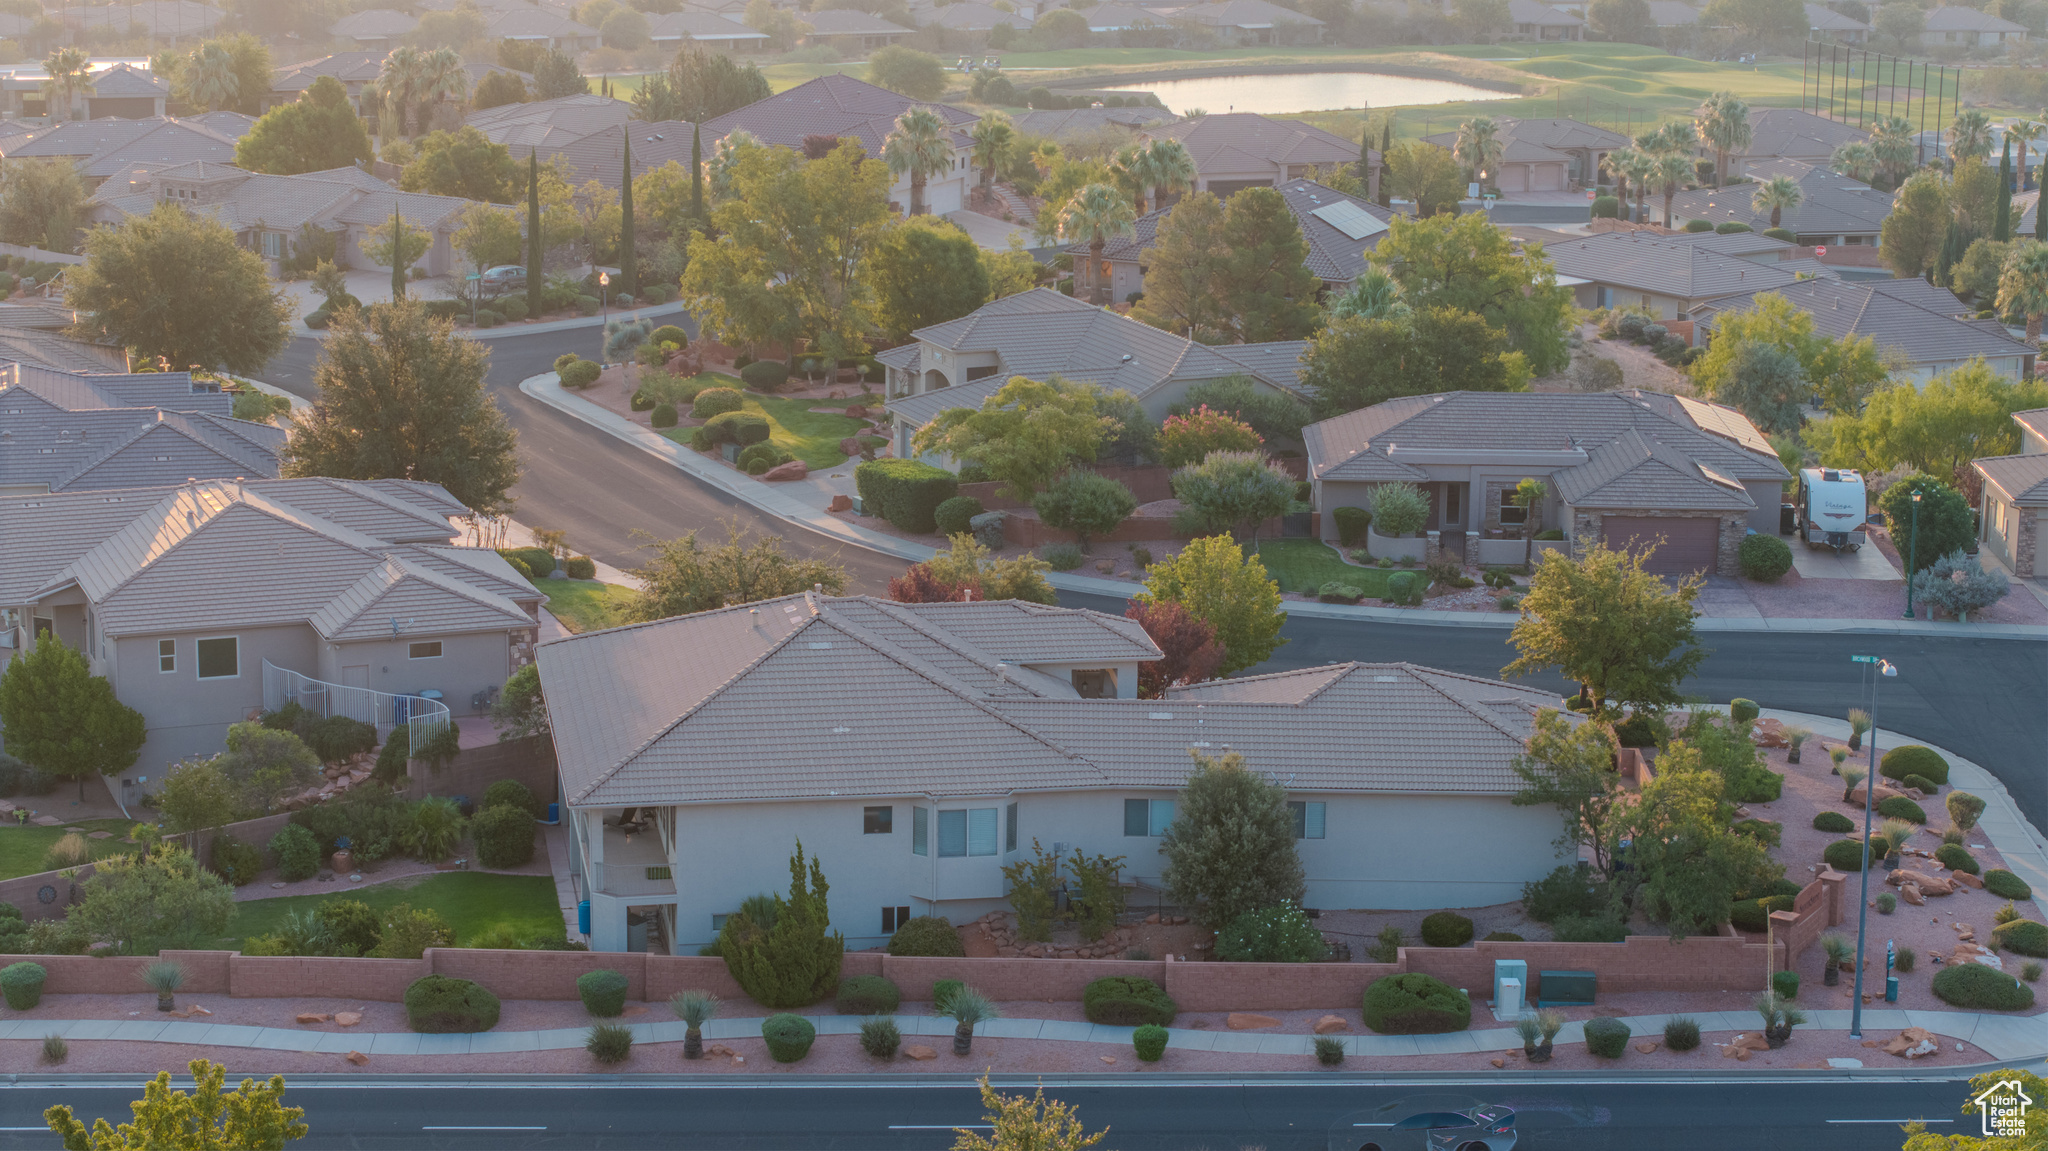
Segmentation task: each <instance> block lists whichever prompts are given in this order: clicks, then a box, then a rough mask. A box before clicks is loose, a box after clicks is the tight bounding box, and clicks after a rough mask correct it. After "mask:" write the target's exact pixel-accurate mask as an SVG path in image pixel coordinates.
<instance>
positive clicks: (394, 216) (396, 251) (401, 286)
mask: <svg viewBox="0 0 2048 1151" xmlns="http://www.w3.org/2000/svg"><path fill="white" fill-rule="evenodd" d="M391 298H392V299H394V300H403V299H405V218H404V217H403V216H400V215H399V214H398V209H397V207H396V206H394V207H393V208H392V209H391Z"/></svg>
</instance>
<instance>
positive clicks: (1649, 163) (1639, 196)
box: [1621, 148, 1657, 224]
mask: <svg viewBox="0 0 2048 1151" xmlns="http://www.w3.org/2000/svg"><path fill="white" fill-rule="evenodd" d="M1621 170H1622V171H1623V172H1626V173H1627V174H1628V182H1629V183H1630V184H1632V185H1634V187H1635V190H1636V214H1635V215H1634V216H1633V217H1631V219H1633V220H1635V222H1636V223H1638V224H1642V223H1647V222H1648V221H1647V220H1646V219H1645V217H1644V216H1643V197H1644V196H1647V195H1648V194H1649V192H1650V179H1651V177H1653V176H1655V175H1656V174H1657V157H1655V156H1653V155H1651V154H1650V153H1648V152H1644V151H1641V150H1639V149H1636V148H1628V149H1625V150H1624V151H1623V152H1622V155H1621Z"/></svg>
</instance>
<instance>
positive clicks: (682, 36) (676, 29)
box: [647, 8, 909, 42]
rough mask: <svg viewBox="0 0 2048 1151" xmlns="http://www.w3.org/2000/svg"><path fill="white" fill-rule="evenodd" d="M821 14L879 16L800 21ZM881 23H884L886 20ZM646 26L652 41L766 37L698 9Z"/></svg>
mask: <svg viewBox="0 0 2048 1151" xmlns="http://www.w3.org/2000/svg"><path fill="white" fill-rule="evenodd" d="M825 15H835V16H838V15H860V16H864V17H866V18H867V19H869V20H879V19H880V18H879V17H875V16H868V15H867V13H865V12H861V13H850V12H832V13H824V12H817V13H811V14H808V15H806V16H805V17H804V20H805V22H806V23H811V24H816V23H817V21H816V19H815V18H816V17H818V16H825ZM884 22H885V23H886V21H884ZM647 26H648V31H649V32H650V33H651V34H652V36H653V38H654V39H656V40H720V41H727V42H731V41H739V40H766V39H767V38H768V34H767V33H766V32H761V31H757V30H755V29H753V28H749V27H747V26H746V25H745V24H742V23H740V22H739V21H738V20H735V19H733V18H731V17H730V16H725V15H722V14H720V13H717V12H707V11H705V10H704V9H702V8H684V9H682V10H680V11H677V12H669V13H666V14H664V15H660V16H653V17H649V18H648V21H647ZM897 31H899V32H907V31H909V29H907V28H898V29H897Z"/></svg>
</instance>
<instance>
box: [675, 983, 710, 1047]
mask: <svg viewBox="0 0 2048 1151" xmlns="http://www.w3.org/2000/svg"><path fill="white" fill-rule="evenodd" d="M668 1006H669V1010H671V1011H674V1012H675V1013H676V1018H677V1019H680V1020H682V1021H683V1058H685V1059H702V1058H704V1024H705V1021H707V1020H710V1019H715V1018H717V1016H718V996H716V995H713V994H711V993H710V992H709V991H678V992H676V993H675V994H674V995H671V996H669V997H668Z"/></svg>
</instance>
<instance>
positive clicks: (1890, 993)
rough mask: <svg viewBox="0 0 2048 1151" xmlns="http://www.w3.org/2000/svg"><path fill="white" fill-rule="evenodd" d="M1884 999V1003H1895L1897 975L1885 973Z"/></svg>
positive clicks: (1896, 1000)
mask: <svg viewBox="0 0 2048 1151" xmlns="http://www.w3.org/2000/svg"><path fill="white" fill-rule="evenodd" d="M1884 1001H1885V1002H1886V1003H1897V1002H1898V1001H1899V977H1898V976H1896V975H1887V976H1885V977H1884Z"/></svg>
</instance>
